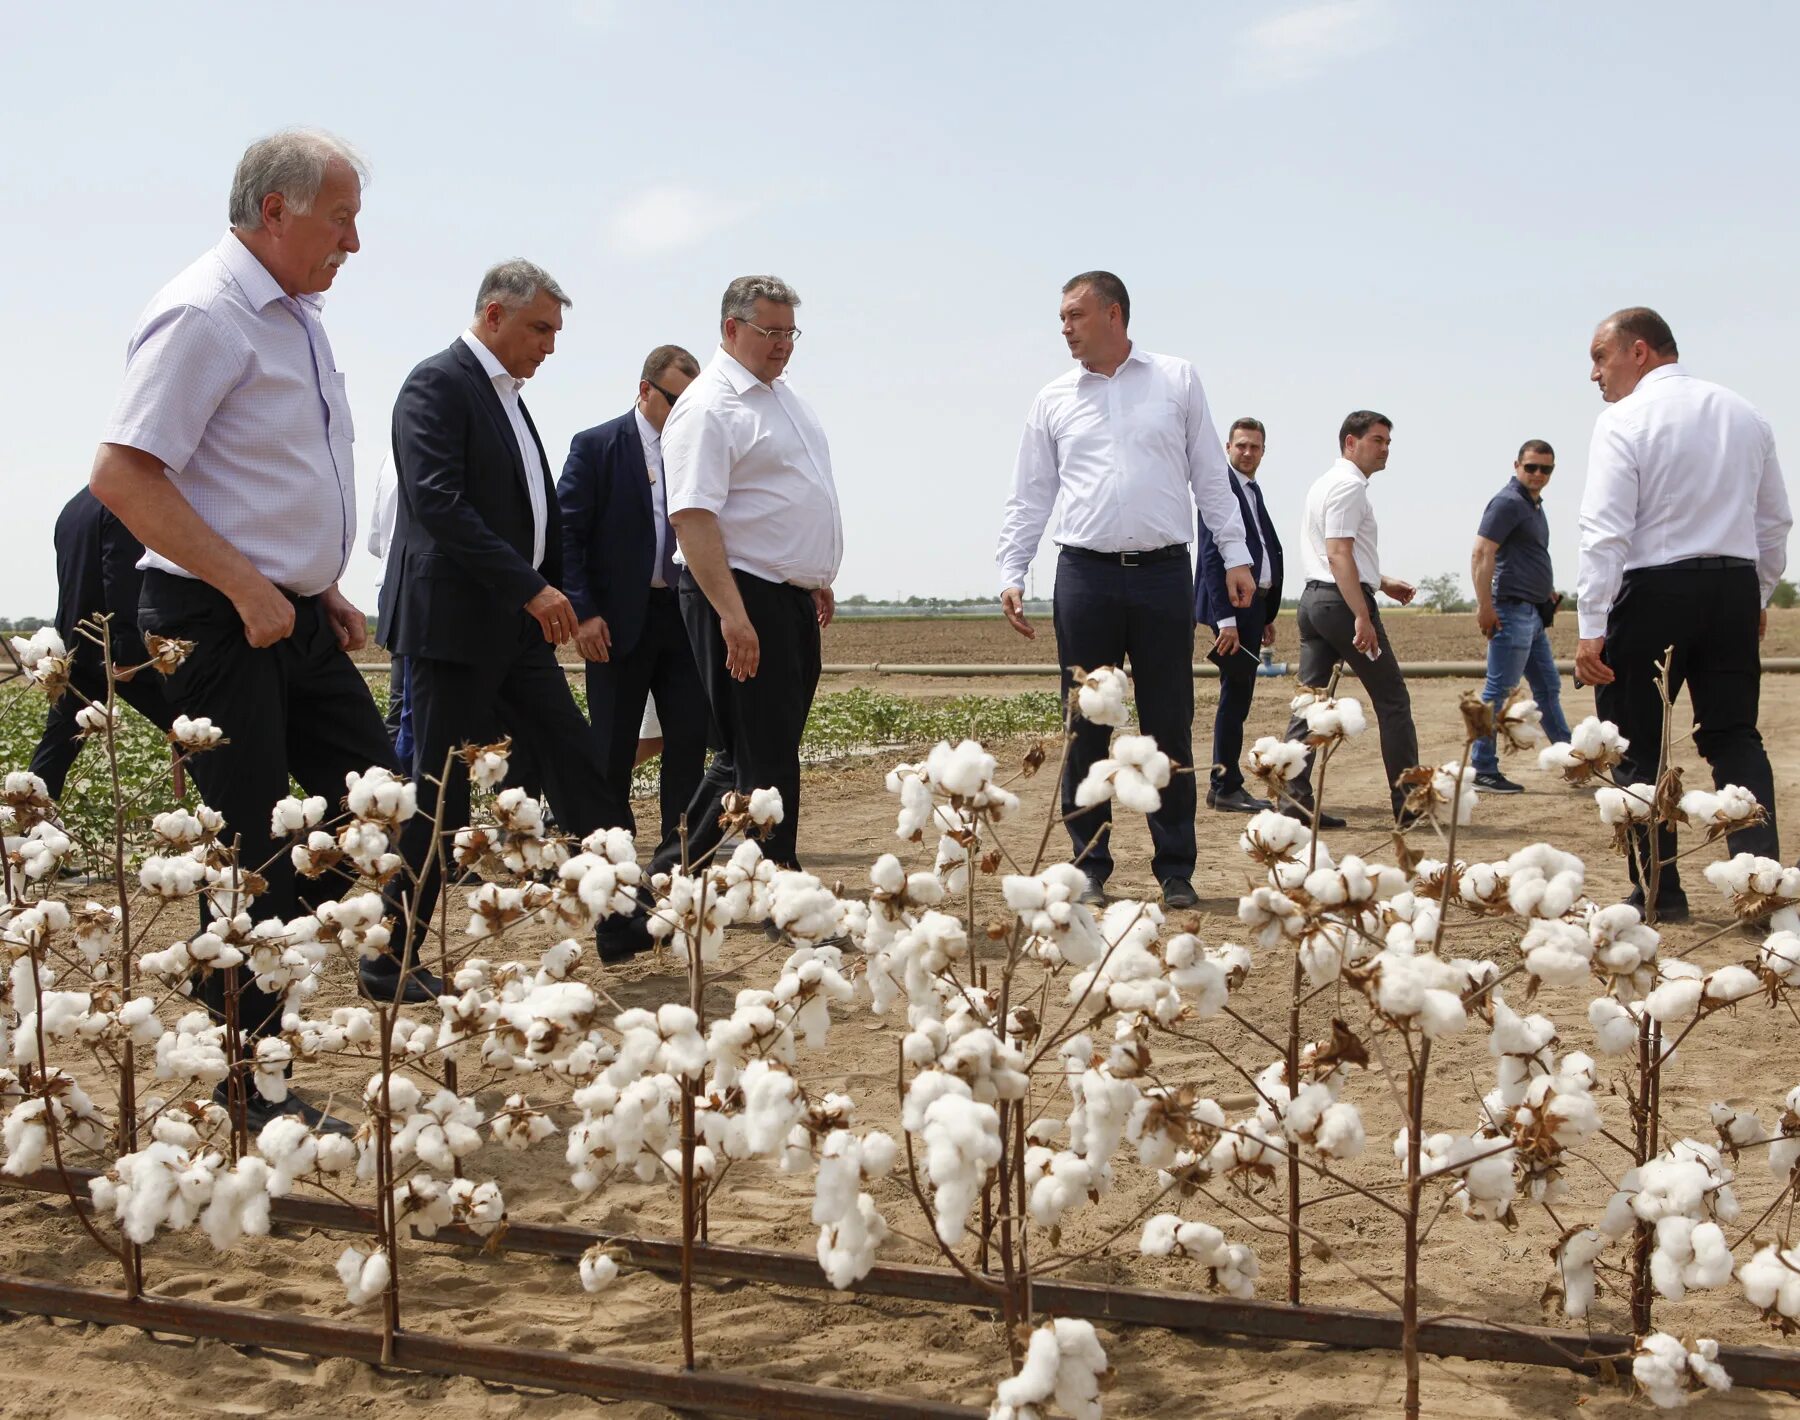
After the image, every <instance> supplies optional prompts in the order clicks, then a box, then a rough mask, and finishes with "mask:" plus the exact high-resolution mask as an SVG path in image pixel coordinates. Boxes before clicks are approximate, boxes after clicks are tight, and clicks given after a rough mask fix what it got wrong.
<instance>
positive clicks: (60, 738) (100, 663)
mask: <svg viewBox="0 0 1800 1420" xmlns="http://www.w3.org/2000/svg"><path fill="white" fill-rule="evenodd" d="M118 625H119V622H118V618H117V617H114V619H113V627H114V631H113V635H114V638H115V642H114V644H115V648H116V650H115V658H114V664H115V666H116V667H124V666H128V665H133V664H139V663H141V662H142V661H143V660H144V658H145V655H146V652H145V651H144V646H143V643H142V642H141V641H137V644H136V649H135V652H133V651H131V650H128V649H127V647H126V646H119V645H118V641H117V638H118V634H119V633H118ZM131 640H132V641H136V640H137V638H136V637H132V638H131ZM71 649H73V651H74V653H75V654H74V657H73V659H72V660H71V661H70V663H69V685H70V687H71V689H70V690H69V691H68V692H67V693H65V694H64V695H63V696H62V698H61V699H59V700H58V701H57V702H56V703H55V704H54V705H52V706H51V707H50V713H49V715H48V716H46V717H45V719H44V733H43V735H42V737H41V738H40V739H39V740H38V743H37V749H36V750H34V751H33V752H32V755H31V772H32V773H33V774H35V775H37V776H38V778H40V779H42V780H43V781H44V787H45V788H47V789H48V790H49V791H50V797H51V798H53V799H55V798H60V797H61V796H62V791H63V785H64V784H66V783H67V782H68V779H69V770H70V769H71V768H72V767H73V766H74V764H75V757H76V756H77V755H79V754H80V753H81V747H82V745H83V744H84V743H86V741H85V740H83V739H82V737H81V731H80V728H79V727H78V726H77V725H76V723H75V716H76V715H77V714H78V713H79V712H80V710H81V707H82V706H83V705H85V704H87V702H88V701H90V700H91V701H93V702H94V703H95V704H96V705H104V704H105V703H106V664H105V660H104V658H103V657H102V656H101V654H100V648H99V647H98V646H96V645H94V644H93V643H92V642H91V641H87V640H85V639H79V638H78V639H77V641H76V642H75V644H74V646H73V647H72V648H71ZM126 656H130V657H131V659H129V660H128V659H125V657H126ZM161 681H162V676H161V675H160V674H159V673H158V672H156V671H144V672H142V673H141V674H139V675H137V676H135V677H133V678H132V679H131V680H122V681H118V682H117V683H116V686H117V689H118V692H119V699H121V700H123V701H124V702H125V703H126V704H127V705H129V706H130V707H131V708H132V709H133V710H136V711H137V712H138V714H140V715H142V716H143V717H144V718H145V719H146V720H148V721H150V723H151V724H153V725H155V726H156V727H157V728H158V729H159V730H167V729H168V728H169V726H170V725H171V724H173V723H174V721H175V711H174V710H173V709H171V708H170V706H169V698H168V696H167V695H165V694H164V693H163V688H162V684H161ZM76 691H80V692H81V694H80V695H77V694H76V693H75V692H76ZM83 696H85V697H86V699H83V698H82V697H83Z"/></svg>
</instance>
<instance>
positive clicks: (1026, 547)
mask: <svg viewBox="0 0 1800 1420" xmlns="http://www.w3.org/2000/svg"><path fill="white" fill-rule="evenodd" d="M1060 483H1061V479H1060V477H1059V476H1058V473H1057V467H1056V441H1055V440H1054V439H1053V438H1052V437H1051V435H1050V428H1049V424H1048V422H1047V420H1046V418H1045V410H1044V404H1043V401H1042V400H1041V399H1039V400H1038V401H1036V402H1035V403H1033V405H1032V406H1031V413H1030V414H1028V415H1026V416H1025V432H1024V433H1023V434H1022V435H1020V437H1019V456H1018V458H1017V459H1016V460H1014V462H1013V486H1012V495H1011V496H1010V497H1009V498H1008V499H1007V500H1006V512H1005V514H1004V515H1003V516H1002V517H1001V519H1000V547H999V550H998V551H997V552H996V553H995V556H994V560H995V562H996V564H997V565H998V566H999V568H1000V586H1001V589H1002V590H1004V589H1005V588H1007V587H1023V586H1024V585H1025V574H1026V572H1028V571H1030V569H1031V559H1032V558H1033V557H1035V556H1036V555H1037V550H1038V543H1039V542H1041V541H1042V540H1043V536H1044V527H1045V525H1046V524H1047V523H1048V522H1049V521H1050V510H1051V508H1052V507H1053V506H1055V503H1056V490H1057V488H1058V487H1059V485H1060Z"/></svg>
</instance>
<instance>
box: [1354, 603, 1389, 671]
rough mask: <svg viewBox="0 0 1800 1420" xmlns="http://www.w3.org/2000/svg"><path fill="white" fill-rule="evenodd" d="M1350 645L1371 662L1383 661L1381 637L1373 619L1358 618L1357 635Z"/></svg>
mask: <svg viewBox="0 0 1800 1420" xmlns="http://www.w3.org/2000/svg"><path fill="white" fill-rule="evenodd" d="M1390 595H1391V594H1390ZM1350 644H1351V645H1352V646H1354V647H1356V649H1357V650H1359V651H1361V652H1362V653H1363V654H1364V655H1365V656H1367V657H1368V658H1369V659H1370V660H1371V661H1379V660H1380V659H1381V637H1379V636H1378V635H1376V634H1375V621H1374V619H1373V618H1372V617H1367V616H1359V617H1357V618H1356V635H1354V636H1353V637H1351V638H1350Z"/></svg>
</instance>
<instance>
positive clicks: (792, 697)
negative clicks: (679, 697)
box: [655, 570, 819, 871]
mask: <svg viewBox="0 0 1800 1420" xmlns="http://www.w3.org/2000/svg"><path fill="white" fill-rule="evenodd" d="M732 576H734V577H735V578H736V579H737V585H738V594H739V595H740V596H741V597H743V599H744V610H745V611H746V612H747V613H749V616H750V624H751V625H752V626H753V627H755V628H756V637H757V641H758V642H759V643H760V645H761V660H760V662H759V664H758V666H757V671H756V674H755V675H753V676H751V677H750V679H748V680H743V681H739V680H733V679H732V677H731V672H730V671H728V670H726V669H725V637H724V634H723V633H722V632H721V630H720V628H719V614H718V613H717V612H716V611H714V610H713V606H712V603H711V602H709V601H708V600H707V599H706V593H705V592H703V591H701V590H700V587H699V584H698V583H697V582H695V581H694V577H693V574H692V573H691V572H688V571H686V570H684V571H683V572H682V574H681V618H682V620H683V621H685V622H686V623H687V630H688V638H689V640H690V641H691V643H692V645H693V648H694V663H695V665H696V667H697V668H698V670H699V675H700V683H701V684H702V685H703V686H705V688H706V700H707V704H708V705H710V706H711V707H712V719H713V725H714V727H715V728H716V729H717V730H718V733H719V739H720V742H721V744H722V745H723V751H722V753H720V754H716V755H714V756H713V760H712V763H711V764H710V765H708V766H707V770H706V773H705V774H704V775H702V776H701V779H700V784H699V787H698V788H696V789H695V791H694V796H693V799H692V800H691V801H690V802H689V804H688V808H687V822H688V859H689V861H690V862H692V861H694V860H697V859H698V858H700V857H701V856H702V855H703V854H706V853H710V852H711V851H712V850H713V849H714V848H715V847H717V846H718V844H719V840H720V839H721V838H722V837H723V836H724V835H723V832H722V831H721V829H720V828H719V810H720V801H721V800H722V799H723V798H724V796H725V795H726V794H728V793H730V792H731V791H732V790H734V789H735V790H737V791H738V792H739V793H746V794H747V793H749V792H750V791H751V790H752V789H769V788H773V789H779V790H780V791H781V807H782V820H781V822H780V823H779V824H777V825H776V826H775V829H774V830H773V832H771V833H770V834H769V835H768V837H767V838H765V839H764V840H763V842H762V849H763V854H764V856H766V857H768V858H769V859H771V860H772V861H774V862H776V863H780V864H783V865H789V866H797V865H798V864H799V861H800V859H799V854H798V851H797V849H796V842H797V839H798V835H799V827H800V737H801V735H802V734H804V733H805V730H806V717H807V715H808V713H810V712H811V710H812V702H813V694H814V693H815V692H816V691H817V690H818V688H819V620H818V615H817V612H816V610H815V608H814V606H813V599H812V594H811V593H810V592H808V591H807V590H806V589H805V588H804V587H796V586H792V585H790V584H789V583H786V582H767V581H764V580H763V579H762V578H761V577H752V576H751V575H750V574H749V573H748V572H736V571H734V572H733V573H732ZM659 704H660V702H659ZM667 728H668V724H667V721H664V729H665V730H666V729H667ZM680 853H681V845H680V843H679V841H678V840H677V841H673V842H666V843H665V844H664V845H663V848H662V850H661V851H660V852H659V853H658V854H657V857H656V860H655V867H656V868H657V870H658V871H662V870H665V869H667V868H668V867H670V866H671V865H672V864H674V863H676V862H678V861H679V859H680Z"/></svg>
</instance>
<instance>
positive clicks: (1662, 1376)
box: [1631, 1331, 1731, 1410]
mask: <svg viewBox="0 0 1800 1420" xmlns="http://www.w3.org/2000/svg"><path fill="white" fill-rule="evenodd" d="M1718 1356H1719V1343H1718V1342H1716V1341H1713V1340H1710V1339H1703V1340H1700V1341H1696V1342H1695V1343H1694V1349H1693V1350H1692V1351H1689V1350H1688V1348H1687V1345H1686V1343H1684V1342H1682V1341H1680V1340H1678V1339H1677V1338H1676V1337H1673V1336H1670V1335H1669V1334H1668V1333H1667V1332H1665V1331H1657V1332H1653V1333H1651V1334H1650V1335H1649V1336H1646V1337H1645V1338H1644V1339H1643V1340H1642V1341H1640V1342H1639V1343H1638V1348H1637V1350H1636V1352H1635V1353H1634V1354H1633V1357H1632V1362H1631V1378H1632V1379H1633V1380H1634V1381H1636V1382H1637V1384H1638V1388H1639V1390H1641V1391H1642V1392H1643V1393H1644V1395H1645V1396H1647V1397H1648V1398H1649V1400H1650V1402H1651V1404H1653V1405H1655V1406H1657V1407H1658V1408H1659V1409H1663V1410H1678V1409H1680V1408H1681V1407H1682V1406H1684V1405H1686V1404H1688V1403H1689V1401H1691V1400H1692V1399H1693V1398H1694V1396H1695V1394H1696V1393H1697V1392H1698V1391H1699V1390H1700V1389H1701V1387H1703V1386H1704V1387H1705V1388H1706V1389H1707V1390H1714V1391H1726V1390H1730V1389H1731V1377H1730V1376H1728V1375H1727V1374H1726V1373H1725V1370H1724V1368H1723V1367H1722V1366H1720V1365H1719V1364H1718Z"/></svg>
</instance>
